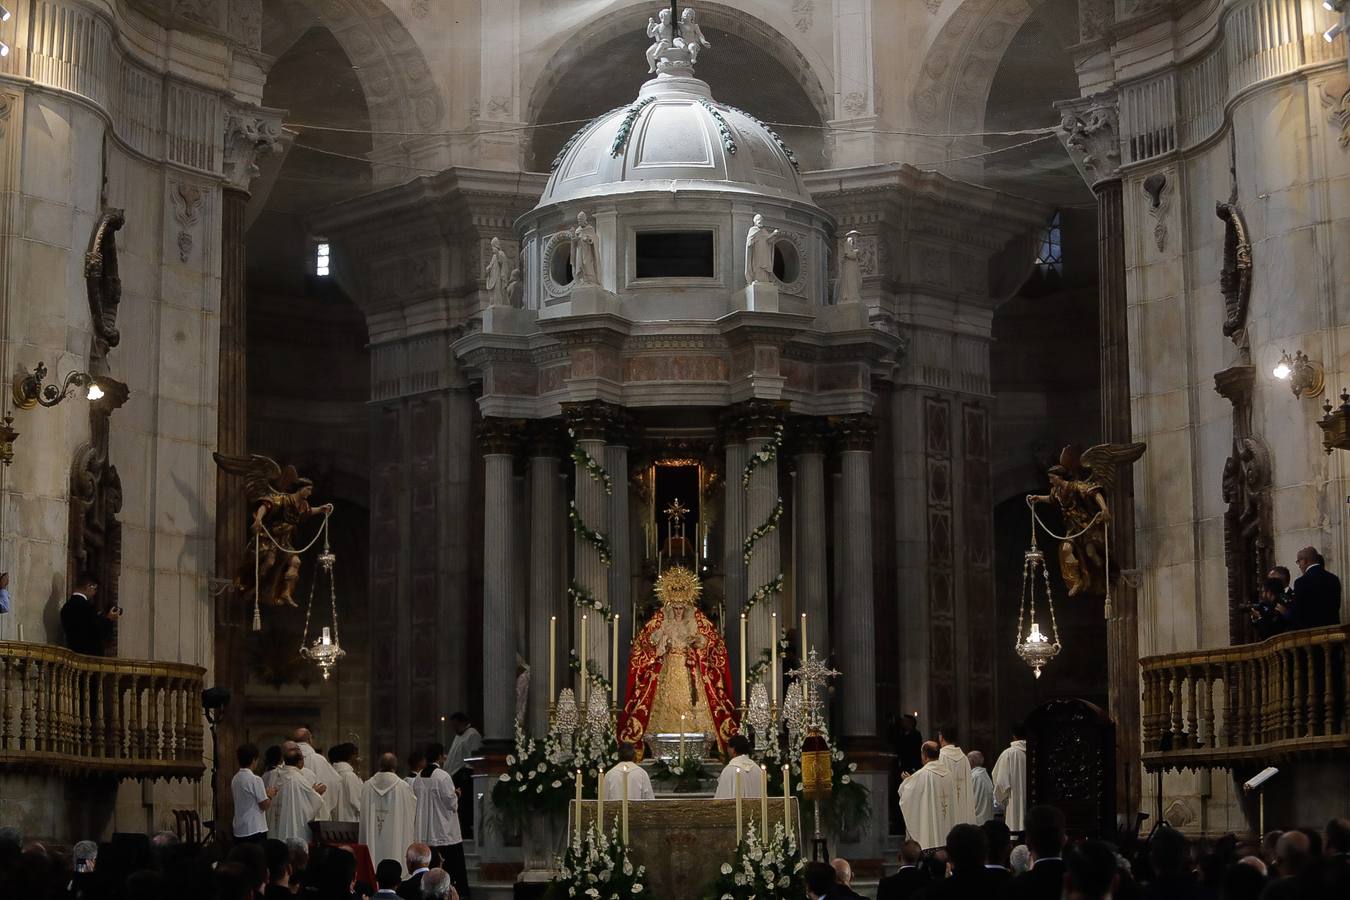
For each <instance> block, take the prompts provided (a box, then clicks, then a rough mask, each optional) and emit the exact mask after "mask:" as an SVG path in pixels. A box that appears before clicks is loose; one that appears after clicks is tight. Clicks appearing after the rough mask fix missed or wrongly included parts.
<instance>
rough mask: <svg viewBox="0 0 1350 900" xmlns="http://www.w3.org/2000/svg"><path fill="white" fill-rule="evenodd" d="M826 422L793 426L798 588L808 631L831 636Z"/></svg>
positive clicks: (806, 419)
mask: <svg viewBox="0 0 1350 900" xmlns="http://www.w3.org/2000/svg"><path fill="white" fill-rule="evenodd" d="M826 435H827V429H826V423H825V421H824V420H823V419H818V418H809V417H804V418H801V419H797V420H795V421H794V422H793V423H792V446H793V449H794V451H795V456H796V462H797V509H796V515H795V522H794V528H793V533H794V534H795V535H796V536H797V540H796V560H795V561H794V562H795V564H796V588H797V606H798V611H799V612H804V613H806V616H807V630H808V631H812V632H815V633H817V634H820V635H822V636H823V635H828V634H829V633H830V601H829V584H828V581H827V580H826V565H825V547H826V540H827V535H828V534H829V532H830V530H831V529H830V527H829V520H828V519H827V518H826V512H825V443H826Z"/></svg>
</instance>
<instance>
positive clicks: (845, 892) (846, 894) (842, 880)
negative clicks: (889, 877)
mask: <svg viewBox="0 0 1350 900" xmlns="http://www.w3.org/2000/svg"><path fill="white" fill-rule="evenodd" d="M830 868H832V869H834V879H835V884H834V890H833V891H831V892H830V900H867V898H866V897H864V896H863V895H862V894H859V893H858V892H857V891H855V890H854V889H853V866H851V865H849V862H848V860H846V859H842V858H839V859H832V860H830Z"/></svg>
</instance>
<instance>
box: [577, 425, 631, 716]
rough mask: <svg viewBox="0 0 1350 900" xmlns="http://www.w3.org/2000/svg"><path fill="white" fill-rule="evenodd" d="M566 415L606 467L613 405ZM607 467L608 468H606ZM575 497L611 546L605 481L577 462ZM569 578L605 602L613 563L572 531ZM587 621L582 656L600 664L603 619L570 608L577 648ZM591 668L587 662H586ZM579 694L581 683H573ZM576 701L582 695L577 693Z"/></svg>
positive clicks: (603, 655) (606, 647)
mask: <svg viewBox="0 0 1350 900" xmlns="http://www.w3.org/2000/svg"><path fill="white" fill-rule="evenodd" d="M563 412H564V414H565V415H566V416H567V423H568V427H569V428H571V430H572V433H573V435H574V436H575V440H576V442H577V444H578V445H579V446H580V447H581V449H582V450H584V451H585V452H586V453H587V454H588V455H589V456H590V458H591V459H593V460H595V461H596V462H597V463H599V464H600V465H602V466H605V446H606V443H607V440H608V435H609V433H610V430H611V428H612V427H613V421H614V412H615V411H614V409H613V407H611V406H609V405H608V404H606V403H601V402H598V401H592V402H588V403H577V404H567V405H565V406H564V409H563ZM605 468H606V471H608V466H605ZM610 477H611V478H612V479H613V482H614V489H615V490H618V488H619V483H620V478H619V477H618V476H616V475H615V474H614V473H610ZM574 481H575V485H576V496H575V497H574V498H573V501H572V502H573V504H574V505H575V508H576V512H577V514H578V516H579V517H580V519H581V522H583V523H585V526H586V527H587V528H588V529H590V530H591V531H597V532H599V533H600V534H603V535H605V536H606V537H607V538H608V539H609V544H610V547H611V549H612V548H613V546H614V544H615V540H616V538H615V535H614V533H613V528H612V527H611V525H610V496H611V495H610V494H606V493H605V486H604V484H603V483H602V482H601V481H600V480H598V479H596V478H593V477H592V476H591V474H590V473H589V472H588V471H587V470H586V467H585V466H584V465H583V464H582V463H580V462H578V463H576V474H575V476H574ZM572 548H573V549H572V559H573V568H572V581H573V582H574V583H575V584H576V585H577V586H578V587H580V588H584V589H585V590H587V591H589V592H590V593H591V594H592V595H594V597H595V602H596V604H597V605H599V606H602V607H608V606H609V568H610V566H611V565H612V561H610V562H607V561H605V560H603V559H601V556H600V551H599V550H598V549H597V548H596V547H595V546H594V545H593V544H592V543H591V542H590V541H588V540H586V539H585V538H583V537H582V536H581V535H580V534H579V533H576V532H575V530H574V532H573V538H572ZM583 615H584V616H586V619H587V629H586V631H587V639H586V659H587V661H588V663H589V662H592V661H593V662H594V663H595V664H596V665H597V666H600V667H602V668H603V665H604V660H605V658H606V654H607V653H608V651H609V645H608V643H607V642H606V640H605V638H606V630H605V625H604V619H603V617H602V616H601V615H600V614H599V613H597V612H596V611H595V610H594V609H590V608H584V607H574V608H573V610H572V617H573V632H572V633H573V635H575V640H574V641H573V646H575V647H576V648H577V650H578V652H580V641H581V617H582V616H583ZM588 667H589V666H588ZM574 686H575V687H576V688H577V690H578V692H579V691H580V683H579V682H578V683H577V684H575V685H574ZM578 699H580V694H579V693H578Z"/></svg>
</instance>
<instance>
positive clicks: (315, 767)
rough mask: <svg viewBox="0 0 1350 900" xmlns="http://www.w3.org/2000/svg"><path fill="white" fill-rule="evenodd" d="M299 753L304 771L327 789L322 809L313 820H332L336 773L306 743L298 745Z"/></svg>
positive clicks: (331, 765)
mask: <svg viewBox="0 0 1350 900" xmlns="http://www.w3.org/2000/svg"><path fill="white" fill-rule="evenodd" d="M300 753H301V754H302V755H303V756H304V757H305V771H306V772H309V773H310V774H311V775H313V776H314V780H315V781H316V782H318V783H319V784H323V785H326V786H327V788H328V790H327V792H326V793H325V794H324V795H323V809H322V810H321V811H320V813H319V815H317V816H315V818H317V819H323V820H328V819H331V818H333V798H334V797H336V796H337V785H338V774H337V771H336V770H335V769H334V768H333V764H332V763H330V762H329V761H328V760H327V758H325V757H324V755H323V754H322V753H320V752H319V751H317V750H315V749H314V748H313V747H311V746H310V745H309V744H308V743H306V742H301V743H300Z"/></svg>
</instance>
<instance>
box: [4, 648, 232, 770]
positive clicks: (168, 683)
mask: <svg viewBox="0 0 1350 900" xmlns="http://www.w3.org/2000/svg"><path fill="white" fill-rule="evenodd" d="M205 672H206V670H205V669H202V668H200V667H199V666H188V665H182V664H180V663H166V662H151V661H147V660H137V659H116V658H104V657H97V656H84V655H81V654H79V653H72V652H71V651H69V650H66V649H64V648H62V647H54V646H51V645H50V644H28V643H17V642H13V641H0V771H25V772H48V773H53V774H61V775H100V774H104V775H115V776H117V777H119V778H197V777H200V776H201V774H202V770H203V763H202V728H203V726H202V708H201V692H202V676H203V675H204V674H205Z"/></svg>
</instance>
